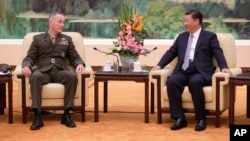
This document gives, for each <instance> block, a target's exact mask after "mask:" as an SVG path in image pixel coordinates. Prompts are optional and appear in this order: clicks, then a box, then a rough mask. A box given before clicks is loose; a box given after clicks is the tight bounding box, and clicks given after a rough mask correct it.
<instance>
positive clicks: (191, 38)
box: [182, 34, 194, 70]
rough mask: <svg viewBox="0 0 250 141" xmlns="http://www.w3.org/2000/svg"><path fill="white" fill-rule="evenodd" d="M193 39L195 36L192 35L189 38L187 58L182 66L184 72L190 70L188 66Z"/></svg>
mask: <svg viewBox="0 0 250 141" xmlns="http://www.w3.org/2000/svg"><path fill="white" fill-rule="evenodd" d="M193 38H194V35H193V34H190V35H189V38H188V44H187V49H186V53H185V58H184V61H183V64H182V69H183V70H186V69H187V68H188V66H189V56H190V50H191V45H192V42H193Z"/></svg>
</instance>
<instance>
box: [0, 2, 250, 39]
mask: <svg viewBox="0 0 250 141" xmlns="http://www.w3.org/2000/svg"><path fill="white" fill-rule="evenodd" d="M122 2H123V3H128V4H130V5H132V6H133V7H135V8H136V11H137V12H138V14H140V15H143V16H144V23H145V29H146V30H147V31H148V34H147V38H148V39H173V38H174V36H175V35H176V34H177V33H179V32H182V31H183V30H184V28H183V16H184V12H185V11H186V10H188V9H191V8H192V9H194V8H195V9H199V10H201V11H202V13H203V15H204V23H203V27H204V28H206V29H208V30H211V31H214V32H228V33H232V34H233V35H234V36H235V38H236V39H250V13H249V12H246V11H249V9H250V0H0V31H1V32H0V39H22V38H23V36H24V35H25V34H26V33H29V32H43V31H46V30H47V28H48V15H49V13H50V12H51V11H61V12H63V13H65V15H66V23H65V31H76V32H80V33H81V34H82V36H83V37H85V38H109V39H111V38H115V37H116V34H117V32H116V31H117V29H118V27H117V16H118V14H119V11H120V7H121V3H122Z"/></svg>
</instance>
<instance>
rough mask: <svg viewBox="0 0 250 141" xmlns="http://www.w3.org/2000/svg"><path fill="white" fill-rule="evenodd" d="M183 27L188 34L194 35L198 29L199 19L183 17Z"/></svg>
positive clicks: (189, 16)
mask: <svg viewBox="0 0 250 141" xmlns="http://www.w3.org/2000/svg"><path fill="white" fill-rule="evenodd" d="M184 27H185V30H186V31H187V32H189V33H194V32H195V31H197V30H198V29H199V28H200V24H199V19H193V18H192V16H191V15H185V17H184Z"/></svg>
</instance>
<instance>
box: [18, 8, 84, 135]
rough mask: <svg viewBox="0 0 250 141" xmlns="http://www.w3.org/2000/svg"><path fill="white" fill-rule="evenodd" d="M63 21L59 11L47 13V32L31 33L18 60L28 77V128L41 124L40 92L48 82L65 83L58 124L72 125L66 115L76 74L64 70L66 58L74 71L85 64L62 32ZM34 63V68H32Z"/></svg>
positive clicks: (71, 121) (71, 100) (70, 105)
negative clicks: (30, 116) (30, 120)
mask: <svg viewBox="0 0 250 141" xmlns="http://www.w3.org/2000/svg"><path fill="white" fill-rule="evenodd" d="M64 21H65V18H64V15H63V14H62V13H58V12H53V13H51V14H50V16H49V29H48V31H47V32H45V33H41V34H39V35H36V36H34V38H33V41H32V43H31V46H30V48H29V50H28V53H27V56H26V57H25V58H24V60H23V62H22V67H23V68H22V74H23V75H25V76H26V77H30V90H31V96H32V109H33V111H34V114H35V119H34V122H33V124H32V125H31V128H30V129H31V130H37V129H40V127H43V121H42V119H41V103H42V101H41V92H42V87H43V85H44V84H47V83H50V82H56V83H62V84H64V85H65V96H64V114H63V116H62V120H61V123H62V124H64V125H66V126H67V127H76V125H75V123H74V121H73V120H72V119H71V117H70V110H71V109H72V108H73V106H74V96H75V92H76V88H77V83H78V79H77V74H76V73H74V72H72V71H70V70H69V69H67V67H66V59H68V60H69V62H70V63H71V65H72V66H73V67H75V71H76V72H81V71H83V70H84V69H85V68H84V66H85V64H84V62H83V60H82V58H81V57H80V56H79V54H78V52H77V51H76V49H75V46H74V44H73V42H72V39H71V37H69V36H66V35H64V34H62V31H63V27H64ZM34 65H36V66H37V68H35V69H33V70H32V67H33V66H34Z"/></svg>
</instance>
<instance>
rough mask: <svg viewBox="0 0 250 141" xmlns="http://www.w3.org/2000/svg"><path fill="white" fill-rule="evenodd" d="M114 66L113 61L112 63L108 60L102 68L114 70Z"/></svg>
mask: <svg viewBox="0 0 250 141" xmlns="http://www.w3.org/2000/svg"><path fill="white" fill-rule="evenodd" d="M112 67H113V65H112V63H111V62H110V61H106V62H105V63H104V64H103V66H102V69H103V70H104V71H111V70H112Z"/></svg>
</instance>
